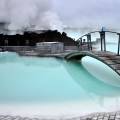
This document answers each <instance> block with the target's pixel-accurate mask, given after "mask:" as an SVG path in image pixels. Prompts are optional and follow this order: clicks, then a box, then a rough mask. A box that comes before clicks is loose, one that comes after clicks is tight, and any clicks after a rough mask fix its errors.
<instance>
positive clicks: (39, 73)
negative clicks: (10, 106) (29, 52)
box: [0, 52, 120, 103]
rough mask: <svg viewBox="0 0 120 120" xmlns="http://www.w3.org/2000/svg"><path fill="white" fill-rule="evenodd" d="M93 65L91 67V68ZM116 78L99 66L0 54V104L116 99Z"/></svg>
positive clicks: (90, 61) (118, 87)
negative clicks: (100, 98) (102, 98)
mask: <svg viewBox="0 0 120 120" xmlns="http://www.w3.org/2000/svg"><path fill="white" fill-rule="evenodd" d="M94 63H95V64H94ZM119 91H120V77H119V76H118V75H117V74H116V73H115V72H114V71H112V70H111V69H110V68H109V67H107V66H106V65H104V64H103V63H101V62H99V61H97V60H95V59H93V58H90V57H86V58H84V59H83V60H82V62H80V61H79V62H67V61H65V60H61V59H56V58H37V57H20V56H18V55H17V54H16V53H9V52H6V53H1V54H0V102H1V103H21V102H38V103H43V102H44V103H55V102H58V103H59V102H64V101H79V102H81V101H87V100H88V101H89V100H90V99H91V98H92V97H90V94H91V93H92V94H94V97H95V96H100V97H117V96H120V93H119Z"/></svg>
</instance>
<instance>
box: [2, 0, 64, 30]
mask: <svg viewBox="0 0 120 120" xmlns="http://www.w3.org/2000/svg"><path fill="white" fill-rule="evenodd" d="M0 22H6V23H7V29H8V30H24V29H34V30H48V29H51V30H52V29H58V30H61V28H62V22H61V21H60V19H59V16H58V15H57V13H56V12H55V11H53V10H52V1H49V0H0Z"/></svg>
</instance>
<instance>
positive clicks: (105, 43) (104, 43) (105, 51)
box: [103, 31, 106, 52]
mask: <svg viewBox="0 0 120 120" xmlns="http://www.w3.org/2000/svg"><path fill="white" fill-rule="evenodd" d="M103 41H104V51H105V52H106V40H105V31H103Z"/></svg>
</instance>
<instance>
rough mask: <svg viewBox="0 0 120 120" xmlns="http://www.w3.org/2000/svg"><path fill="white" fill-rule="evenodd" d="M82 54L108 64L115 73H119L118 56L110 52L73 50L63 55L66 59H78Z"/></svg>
mask: <svg viewBox="0 0 120 120" xmlns="http://www.w3.org/2000/svg"><path fill="white" fill-rule="evenodd" d="M84 56H90V57H93V58H95V59H98V60H99V61H101V62H103V63H104V64H106V65H108V66H109V67H110V68H111V69H113V70H114V71H115V72H116V73H118V74H119V75H120V56H118V55H116V54H114V53H112V52H101V51H100V52H95V51H80V52H73V53H70V54H68V55H66V56H65V59H67V60H73V59H74V60H80V59H82V58H83V57H84Z"/></svg>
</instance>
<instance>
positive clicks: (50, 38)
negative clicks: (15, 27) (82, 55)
mask: <svg viewBox="0 0 120 120" xmlns="http://www.w3.org/2000/svg"><path fill="white" fill-rule="evenodd" d="M37 42H63V43H64V45H65V46H74V45H76V42H75V41H74V40H73V39H72V38H70V37H68V36H67V34H66V33H65V32H63V33H60V32H58V31H57V30H55V31H52V30H47V31H46V30H45V31H26V32H24V33H23V34H16V35H4V34H2V33H1V34H0V46H5V45H8V46H28V45H30V46H35V45H36V43H37Z"/></svg>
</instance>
